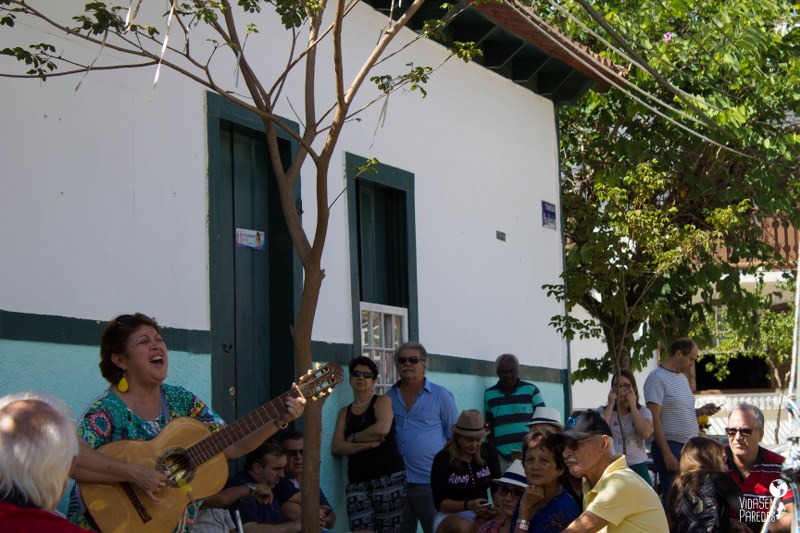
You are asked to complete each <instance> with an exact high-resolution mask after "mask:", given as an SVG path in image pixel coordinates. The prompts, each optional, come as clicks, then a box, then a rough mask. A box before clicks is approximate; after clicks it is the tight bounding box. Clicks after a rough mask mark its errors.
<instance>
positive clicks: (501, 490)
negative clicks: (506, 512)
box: [497, 485, 525, 500]
mask: <svg viewBox="0 0 800 533" xmlns="http://www.w3.org/2000/svg"><path fill="white" fill-rule="evenodd" d="M509 493H510V494H511V495H512V496H513V497H514V499H515V500H519V499H520V498H522V497H523V496H524V495H525V489H523V488H522V487H520V488H516V489H509V488H508V487H506V486H505V485H498V486H497V495H498V496H500V497H505V496H507V495H508V494H509Z"/></svg>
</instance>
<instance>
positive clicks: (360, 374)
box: [350, 370, 375, 379]
mask: <svg viewBox="0 0 800 533" xmlns="http://www.w3.org/2000/svg"><path fill="white" fill-rule="evenodd" d="M350 377H351V378H364V379H372V378H373V377H375V374H373V373H372V372H369V371H368V370H364V371H361V370H353V371H351V372H350Z"/></svg>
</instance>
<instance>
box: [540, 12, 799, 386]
mask: <svg viewBox="0 0 800 533" xmlns="http://www.w3.org/2000/svg"><path fill="white" fill-rule="evenodd" d="M545 13H546V16H548V17H549V18H550V19H551V20H553V21H555V22H556V24H557V25H558V26H559V27H563V28H565V29H566V31H567V32H568V33H570V34H571V35H572V36H573V37H574V38H577V39H578V40H579V41H581V42H590V43H592V44H591V46H592V48H593V50H595V51H596V52H598V53H599V54H600V55H601V56H602V57H603V58H606V59H608V60H610V61H611V62H612V63H614V64H618V65H625V66H626V67H630V75H629V76H628V80H629V82H630V84H631V85H632V86H633V87H632V86H630V85H628V84H626V83H624V82H621V81H619V79H618V78H612V79H614V80H615V81H614V84H615V85H617V87H616V88H612V89H611V90H610V91H608V92H607V93H605V94H598V93H588V94H587V95H586V96H585V97H584V99H583V100H582V102H580V103H579V105H577V106H574V107H572V108H567V109H563V110H561V112H560V117H559V126H560V128H559V129H560V135H561V154H562V204H563V211H564V233H565V240H566V246H567V253H566V266H565V270H564V273H563V276H562V277H563V284H561V285H559V286H551V287H549V290H550V292H551V294H553V295H554V296H556V297H557V298H559V299H560V300H562V301H564V302H565V305H566V308H567V310H568V314H567V316H558V317H554V318H553V324H554V325H555V326H556V327H558V328H559V329H560V330H561V331H563V332H564V333H565V334H566V335H568V336H572V335H580V336H582V337H598V338H602V339H604V341H605V343H606V346H607V350H608V351H607V353H606V354H605V355H604V356H603V357H601V358H600V359H583V360H581V361H580V363H579V368H578V369H577V370H576V371H575V373H574V378H575V379H576V380H581V379H588V378H595V379H600V380H605V379H606V378H607V377H608V376H609V374H610V373H611V372H612V371H613V370H614V368H615V367H617V366H620V367H632V368H633V369H640V368H642V366H643V365H644V364H645V363H646V361H647V360H648V359H649V358H650V357H651V354H652V353H653V351H654V350H659V348H662V347H663V346H665V345H666V344H668V343H669V342H670V341H671V340H672V339H674V338H676V337H678V336H684V335H686V334H688V333H689V332H690V331H693V332H694V333H695V337H696V340H698V342H699V343H701V344H702V343H703V342H704V341H705V340H707V339H708V338H710V334H711V332H710V328H709V324H708V322H707V321H706V317H707V316H709V315H710V314H711V313H712V312H713V305H714V302H715V300H716V299H717V298H718V299H720V300H721V301H722V302H723V303H724V304H725V305H726V306H727V308H728V309H729V320H730V322H731V323H732V324H737V323H742V322H745V321H747V320H751V319H752V317H753V316H755V314H756V310H757V308H758V298H757V297H756V296H755V295H753V294H750V293H748V292H746V291H744V290H743V289H742V287H741V283H740V281H741V278H742V275H743V274H746V273H750V272H754V271H755V267H756V266H757V265H759V266H767V267H769V266H770V265H771V264H773V262H774V261H775V260H776V259H777V258H776V257H775V251H774V250H773V249H772V248H771V247H770V246H768V245H766V244H765V243H764V242H763V239H762V237H763V236H762V231H761V229H760V228H759V227H758V221H759V220H760V219H761V218H762V217H764V216H767V215H772V214H777V215H779V216H780V215H782V216H784V217H785V218H786V220H787V221H788V222H792V223H794V224H795V227H797V223H798V209H797V206H798V198H799V197H800V182H798V180H797V179H796V176H797V171H798V166H799V165H800V157H799V156H800V150H798V147H800V135H799V134H798V132H799V131H800V130H799V129H798V126H799V125H800V123H799V122H798V120H797V117H798V116H800V114H799V113H798V112H799V111H800V92H799V91H797V89H796V87H797V83H798V82H799V81H800V53H799V52H800V46H799V45H800V42H799V41H798V39H799V38H800V28H798V15H797V6H794V5H793V4H792V2H789V1H783V0H766V1H759V2H755V1H752V0H732V1H730V2H713V1H705V0H678V1H667V0H663V1H661V0H658V1H655V2H652V1H647V2H645V1H634V2H627V1H625V2H622V1H616V0H604V1H600V2H596V3H593V4H592V6H589V5H588V4H587V3H586V2H585V1H584V0H575V1H572V0H565V1H563V2H560V3H558V4H556V3H551V4H550V5H549V6H548V7H547V9H546V10H545ZM604 41H606V42H604ZM609 45H612V46H613V47H614V48H615V49H616V50H612V49H611V48H610V47H609ZM640 64H641V66H640ZM659 102H661V103H659ZM665 105H668V106H669V107H666V106H665ZM654 110H655V111H654ZM643 176H658V177H659V180H660V181H659V182H658V183H656V182H654V181H651V182H650V184H649V185H648V184H647V179H645V178H643ZM609 188H612V189H613V188H620V189H622V190H625V191H627V192H628V194H629V198H628V199H627V202H626V201H619V202H618V201H609V199H608V193H607V191H608V190H609ZM637 188H638V189H641V188H646V190H642V191H640V192H643V193H644V195H643V196H637V194H638V193H637ZM698 232H699V233H705V234H706V235H707V238H706V239H702V238H700V237H699V235H698ZM679 236H680V237H679ZM578 305H579V306H581V307H583V308H584V309H586V311H588V313H589V315H590V316H591V320H586V321H581V320H577V319H575V318H574V317H573V316H572V315H570V314H569V311H570V310H572V309H573V308H574V307H575V306H578Z"/></svg>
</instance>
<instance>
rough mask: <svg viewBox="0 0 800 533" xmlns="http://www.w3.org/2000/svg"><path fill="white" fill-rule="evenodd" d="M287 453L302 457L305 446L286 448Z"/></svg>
mask: <svg viewBox="0 0 800 533" xmlns="http://www.w3.org/2000/svg"><path fill="white" fill-rule="evenodd" d="M286 455H291V456H292V457H302V455H303V448H300V449H299V450H286Z"/></svg>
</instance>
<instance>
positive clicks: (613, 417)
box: [597, 368, 653, 484]
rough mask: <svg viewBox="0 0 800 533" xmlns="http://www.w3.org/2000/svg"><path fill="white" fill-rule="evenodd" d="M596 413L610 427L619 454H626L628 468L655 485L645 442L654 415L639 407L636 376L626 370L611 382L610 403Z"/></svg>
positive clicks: (641, 406)
mask: <svg viewBox="0 0 800 533" xmlns="http://www.w3.org/2000/svg"><path fill="white" fill-rule="evenodd" d="M597 410H598V411H600V413H601V414H602V415H603V417H604V418H605V419H606V422H608V425H609V426H611V433H612V434H613V436H614V449H615V450H616V452H617V453H624V454H625V460H626V461H627V462H628V468H630V469H631V470H633V471H634V472H636V473H637V474H639V475H640V476H642V478H644V480H645V481H647V483H649V484H652V480H651V479H650V472H649V471H648V467H647V449H646V448H645V441H646V440H647V439H648V438H650V435H652V434H653V414H652V413H651V412H650V409H648V408H647V407H644V406H643V405H641V404H640V403H639V388H638V387H637V386H636V378H635V377H633V372H631V371H630V370H628V369H626V368H623V369H622V370H620V372H619V374H617V375H615V376H614V377H613V378H611V390H610V391H609V392H608V403H606V405H602V406H600V407H599V408H598V409H597ZM620 426H621V427H622V429H621V430H620ZM623 431H624V432H625V439H624V441H623V438H622V433H623Z"/></svg>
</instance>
